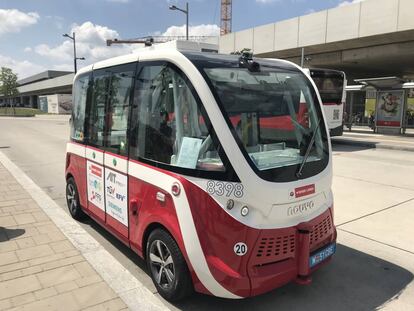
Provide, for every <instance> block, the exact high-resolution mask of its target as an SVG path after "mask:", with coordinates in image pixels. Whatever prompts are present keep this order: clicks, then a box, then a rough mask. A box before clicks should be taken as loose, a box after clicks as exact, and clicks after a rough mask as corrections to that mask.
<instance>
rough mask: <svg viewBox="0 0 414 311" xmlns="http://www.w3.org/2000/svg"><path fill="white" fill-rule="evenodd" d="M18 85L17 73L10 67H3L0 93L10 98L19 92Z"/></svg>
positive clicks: (0, 77)
mask: <svg viewBox="0 0 414 311" xmlns="http://www.w3.org/2000/svg"><path fill="white" fill-rule="evenodd" d="M17 87H18V84H17V74H15V73H14V72H13V71H12V70H11V69H10V68H7V67H1V70H0V94H1V95H2V96H4V97H5V98H7V99H9V100H10V99H11V98H13V97H15V96H17V95H18V94H19V91H18V90H17Z"/></svg>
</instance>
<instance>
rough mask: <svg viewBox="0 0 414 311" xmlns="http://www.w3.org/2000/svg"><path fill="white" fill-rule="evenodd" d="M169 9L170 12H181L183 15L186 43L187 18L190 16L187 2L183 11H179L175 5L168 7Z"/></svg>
mask: <svg viewBox="0 0 414 311" xmlns="http://www.w3.org/2000/svg"><path fill="white" fill-rule="evenodd" d="M169 9H170V10H172V11H180V12H183V13H184V14H185V16H186V26H185V37H186V39H187V41H188V16H189V14H190V11H189V9H188V2H187V3H186V5H185V10H184V9H180V8H178V7H176V6H175V5H170V7H169Z"/></svg>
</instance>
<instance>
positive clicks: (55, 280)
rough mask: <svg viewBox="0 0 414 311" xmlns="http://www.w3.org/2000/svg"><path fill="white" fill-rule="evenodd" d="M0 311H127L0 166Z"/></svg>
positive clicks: (114, 294) (121, 302)
mask: <svg viewBox="0 0 414 311" xmlns="http://www.w3.org/2000/svg"><path fill="white" fill-rule="evenodd" d="M0 310H30V311H32V310H42V311H43V310H65V311H69V310H127V306H126V305H125V304H124V302H123V301H122V300H121V299H120V298H119V297H118V296H117V294H116V293H115V292H114V291H113V290H112V289H111V288H110V287H109V286H108V284H106V283H105V281H104V280H103V279H102V278H101V277H100V276H99V275H98V273H97V272H96V271H95V270H94V269H93V268H92V266H91V265H90V264H89V263H88V262H87V261H86V260H85V258H84V257H83V256H82V255H81V254H80V252H79V251H78V250H77V249H76V248H75V247H74V246H73V245H72V243H71V242H70V241H69V240H68V239H67V238H66V236H65V235H64V234H63V233H62V232H61V231H60V230H59V229H58V227H57V226H56V225H55V224H54V223H53V222H52V221H51V220H50V219H49V217H48V216H47V215H46V214H45V213H44V212H43V211H42V209H41V208H40V207H39V206H38V205H37V203H36V202H35V201H34V200H33V199H32V198H31V196H30V195H29V194H28V193H27V192H26V190H24V189H23V188H22V187H21V186H20V184H19V183H18V182H17V181H16V180H15V178H14V177H13V176H12V175H11V174H10V173H9V172H8V171H7V170H6V169H5V168H4V166H2V165H1V164H0Z"/></svg>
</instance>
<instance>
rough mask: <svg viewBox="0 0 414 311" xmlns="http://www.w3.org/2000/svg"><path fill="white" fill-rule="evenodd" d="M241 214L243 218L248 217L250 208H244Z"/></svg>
mask: <svg viewBox="0 0 414 311" xmlns="http://www.w3.org/2000/svg"><path fill="white" fill-rule="evenodd" d="M240 212H241V215H242V216H247V214H248V213H249V208H248V207H247V206H243V207H242V209H241V211H240Z"/></svg>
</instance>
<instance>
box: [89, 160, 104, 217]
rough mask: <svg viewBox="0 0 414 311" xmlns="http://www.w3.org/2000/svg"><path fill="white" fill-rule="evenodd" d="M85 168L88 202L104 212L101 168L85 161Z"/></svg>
mask: <svg viewBox="0 0 414 311" xmlns="http://www.w3.org/2000/svg"><path fill="white" fill-rule="evenodd" d="M86 166H87V174H86V175H87V177H86V178H87V183H88V201H89V202H91V203H92V204H93V205H95V206H96V207H98V208H99V209H101V210H103V211H105V204H104V189H103V188H104V181H103V167H102V166H100V165H98V164H95V163H93V162H90V161H86Z"/></svg>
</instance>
